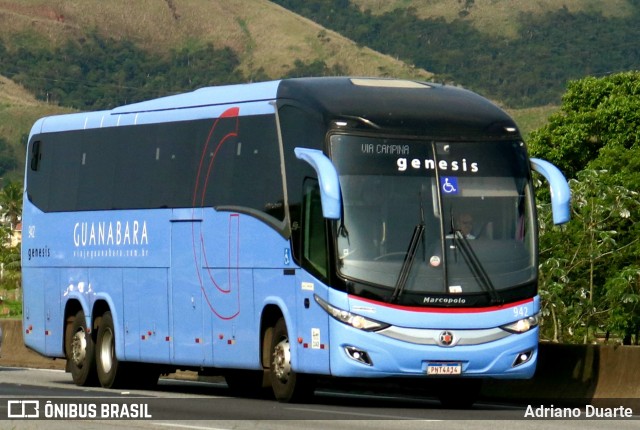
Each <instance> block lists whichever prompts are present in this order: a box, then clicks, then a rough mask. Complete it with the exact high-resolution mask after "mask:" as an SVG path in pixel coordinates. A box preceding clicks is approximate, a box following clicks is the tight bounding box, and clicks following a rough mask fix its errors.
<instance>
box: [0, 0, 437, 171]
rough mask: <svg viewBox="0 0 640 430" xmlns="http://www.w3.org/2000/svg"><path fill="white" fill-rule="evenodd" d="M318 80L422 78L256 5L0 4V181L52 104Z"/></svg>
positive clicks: (96, 105) (96, 104) (29, 0)
mask: <svg viewBox="0 0 640 430" xmlns="http://www.w3.org/2000/svg"><path fill="white" fill-rule="evenodd" d="M325 74H352V75H362V76H365V75H366V76H396V77H409V78H419V79H429V78H430V77H431V74H430V73H428V72H427V71H425V70H421V69H417V68H415V67H411V66H409V65H407V64H406V63H404V62H402V61H399V60H397V59H395V58H393V57H390V56H387V55H383V54H380V53H378V52H375V51H373V50H371V49H369V48H367V47H364V46H359V45H357V44H356V43H354V42H353V41H350V40H348V39H346V38H345V37H343V36H340V35H338V34H337V33H334V32H332V31H330V30H326V29H324V28H323V27H321V26H320V25H318V24H315V23H313V22H311V21H309V20H308V19H306V18H303V17H300V16H298V15H296V14H294V13H292V12H290V11H288V10H286V9H284V8H282V7H280V6H277V5H275V4H274V3H271V2H269V1H266V0H225V1H202V0H165V1H161V0H136V1H135V2H131V1H126V0H109V1H103V0H64V1H63V0H7V1H0V77H2V80H1V81H0V177H15V178H21V176H22V165H23V161H22V154H23V152H24V148H23V144H24V140H25V136H26V135H27V134H28V132H29V130H30V127H31V124H32V123H33V121H34V120H35V119H36V118H38V117H40V116H43V115H46V114H50V113H54V112H59V111H62V110H63V109H62V108H59V107H57V106H58V105H61V106H66V107H68V108H69V109H77V110H95V109H105V108H111V107H114V106H117V105H122V104H125V103H131V102H135V101H139V100H143V99H149V98H153V97H159V96H164V95H167V94H171V93H176V92H181V91H189V90H193V89H195V88H198V87H202V86H206V85H219V84H226V83H235V82H247V81H260V80H267V79H276V78H280V77H283V76H301V75H325ZM5 78H8V79H5ZM34 96H35V97H34ZM5 147H6V148H7V149H6V151H5V150H4V149H3V148H5ZM11 152H13V154H15V157H17V160H18V161H16V162H13V163H7V164H5V163H2V157H5V158H6V157H9V156H10V155H11ZM3 166H4V167H3ZM13 166H17V167H13Z"/></svg>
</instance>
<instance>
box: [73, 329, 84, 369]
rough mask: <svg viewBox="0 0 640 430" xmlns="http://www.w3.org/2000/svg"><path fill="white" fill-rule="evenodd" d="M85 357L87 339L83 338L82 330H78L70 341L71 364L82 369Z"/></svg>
mask: <svg viewBox="0 0 640 430" xmlns="http://www.w3.org/2000/svg"><path fill="white" fill-rule="evenodd" d="M86 357H87V339H86V338H85V334H84V329H79V330H78V331H77V332H76V333H75V334H74V335H73V340H72V341H71V359H72V360H73V363H74V364H75V365H76V366H78V367H82V365H83V364H84V360H85V358H86Z"/></svg>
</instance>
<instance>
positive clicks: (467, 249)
mask: <svg viewBox="0 0 640 430" xmlns="http://www.w3.org/2000/svg"><path fill="white" fill-rule="evenodd" d="M453 240H454V243H455V245H456V248H460V251H462V257H463V258H464V261H465V263H467V266H469V268H470V269H471V272H472V273H473V275H474V276H475V277H476V278H477V279H478V283H479V284H480V287H482V289H484V290H485V291H486V292H487V294H489V297H490V298H491V303H492V304H502V303H504V300H502V298H501V297H500V295H499V294H498V290H496V287H495V286H494V285H493V282H491V278H490V277H489V274H487V272H486V270H485V269H484V266H483V265H482V263H481V262H480V260H479V259H478V255H477V254H476V252H475V251H474V250H473V248H472V247H471V244H469V239H467V238H466V237H465V235H464V234H463V233H462V231H460V230H454V231H453Z"/></svg>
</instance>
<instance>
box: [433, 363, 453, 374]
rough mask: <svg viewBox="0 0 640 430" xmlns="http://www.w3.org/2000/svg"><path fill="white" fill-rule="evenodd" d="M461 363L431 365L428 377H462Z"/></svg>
mask: <svg viewBox="0 0 640 430" xmlns="http://www.w3.org/2000/svg"><path fill="white" fill-rule="evenodd" d="M461 374H462V364H460V363H431V364H429V365H428V366H427V375H461Z"/></svg>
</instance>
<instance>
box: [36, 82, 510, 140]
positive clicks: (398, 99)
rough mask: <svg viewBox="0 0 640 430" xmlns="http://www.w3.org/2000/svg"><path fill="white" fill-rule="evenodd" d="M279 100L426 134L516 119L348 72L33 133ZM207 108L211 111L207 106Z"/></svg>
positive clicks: (95, 115) (182, 116) (86, 117)
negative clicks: (349, 76) (350, 76)
mask: <svg viewBox="0 0 640 430" xmlns="http://www.w3.org/2000/svg"><path fill="white" fill-rule="evenodd" d="M275 100H278V103H286V102H287V100H293V101H295V102H297V103H299V104H302V105H307V106H311V107H312V108H315V109H317V110H318V111H319V112H320V113H321V114H322V115H323V116H324V119H325V121H326V122H329V121H334V120H352V121H355V122H356V123H359V124H360V125H362V126H368V127H374V128H379V129H393V130H401V129H406V130H411V131H412V133H417V134H421V135H449V136H451V135H457V136H461V137H464V136H472V135H483V136H487V135H490V136H492V135H505V134H506V135H511V137H513V136H514V133H516V136H517V128H516V125H515V123H514V122H513V120H512V119H511V118H510V117H509V116H508V115H507V114H506V113H505V112H504V111H503V110H502V109H500V108H499V107H497V106H496V105H495V104H493V103H491V102H490V101H489V100H487V99H486V98H484V97H481V96H479V95H478V94H475V93H473V92H471V91H468V90H464V89H462V88H458V87H454V86H449V85H441V84H434V83H426V82H418V81H409V80H397V79H379V78H348V77H334V78H296V79H284V80H278V81H269V82H260V83H250V84H237V85H226V86H218V87H206V88H201V89H198V90H195V91H192V92H189V93H184V94H177V95H172V96H167V97H162V98H158V99H154V100H149V101H144V102H140V103H133V104H129V105H124V106H120V107H117V108H114V109H112V110H106V111H98V112H90V113H77V114H69V115H61V116H55V117H49V118H45V119H42V120H39V121H38V122H37V123H36V124H34V127H33V129H32V133H46V132H57V131H66V130H76V129H84V128H101V127H108V126H120V125H132V124H138V123H144V122H165V121H167V122H169V121H179V120H187V119H195V118H201V117H202V116H201V115H202V114H203V112H202V109H199V108H208V107H211V106H225V105H234V104H245V103H251V102H265V103H264V105H266V102H270V101H275ZM186 110H189V111H190V113H187V112H186ZM198 111H199V112H198ZM207 112H208V114H209V115H211V111H210V109H207ZM146 114H148V115H146ZM145 117H146V119H145Z"/></svg>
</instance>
